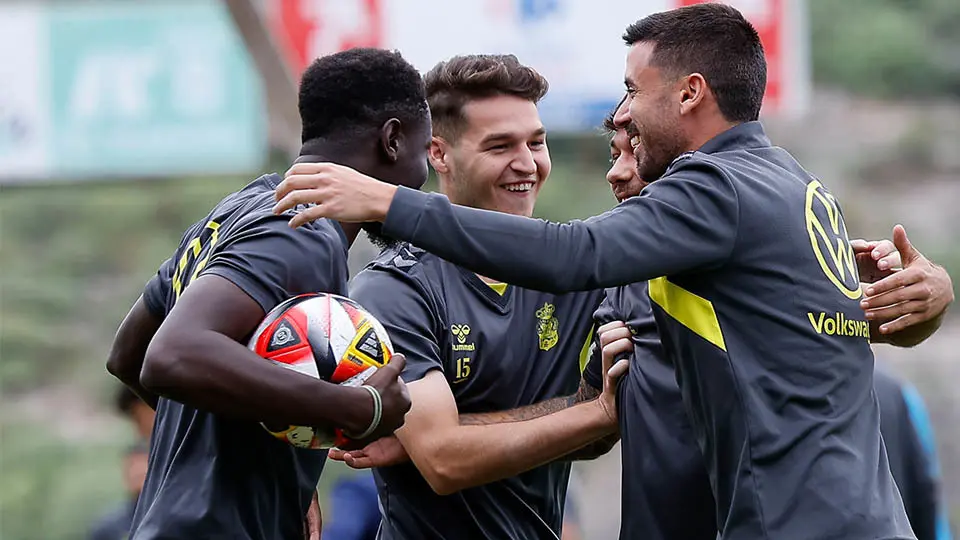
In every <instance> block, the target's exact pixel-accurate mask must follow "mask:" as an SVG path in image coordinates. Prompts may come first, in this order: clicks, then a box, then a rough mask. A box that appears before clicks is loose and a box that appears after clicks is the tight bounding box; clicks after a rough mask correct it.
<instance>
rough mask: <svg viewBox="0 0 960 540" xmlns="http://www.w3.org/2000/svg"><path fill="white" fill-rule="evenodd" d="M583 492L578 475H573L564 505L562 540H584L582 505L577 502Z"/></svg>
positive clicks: (571, 475)
mask: <svg viewBox="0 0 960 540" xmlns="http://www.w3.org/2000/svg"><path fill="white" fill-rule="evenodd" d="M581 490H582V487H581V485H580V481H579V479H578V478H577V475H576V474H575V473H571V474H570V484H569V485H568V486H567V498H566V501H564V504H563V531H562V532H561V535H560V540H584V538H583V526H582V523H583V521H582V519H581V517H580V504H579V503H578V502H577V497H579V496H580V492H581Z"/></svg>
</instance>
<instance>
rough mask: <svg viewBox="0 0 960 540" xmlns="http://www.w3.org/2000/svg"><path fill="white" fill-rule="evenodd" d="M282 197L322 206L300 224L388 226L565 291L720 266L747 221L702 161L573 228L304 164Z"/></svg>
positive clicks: (460, 260)
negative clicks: (328, 221)
mask: <svg viewBox="0 0 960 540" xmlns="http://www.w3.org/2000/svg"><path fill="white" fill-rule="evenodd" d="M277 196H278V197H280V202H279V203H278V205H277V207H276V208H275V210H274V211H275V212H280V211H283V210H285V209H290V208H293V207H294V206H296V205H298V204H301V203H306V202H321V201H322V204H319V205H316V206H313V207H311V208H308V209H306V210H304V211H302V212H300V213H299V214H297V215H296V216H295V217H294V218H293V219H291V220H290V224H291V225H292V226H297V225H300V224H303V223H306V222H308V221H311V220H314V219H317V218H320V217H329V216H336V217H337V218H338V219H341V220H345V221H361V222H362V221H383V222H384V231H383V232H384V234H386V235H388V236H391V237H393V238H397V239H401V240H408V241H410V242H412V243H413V244H415V245H417V246H419V247H422V248H424V249H426V250H427V251H429V252H431V253H435V254H437V255H439V256H440V257H443V258H444V259H446V260H448V261H450V262H453V263H454V264H457V265H459V266H463V267H464V268H467V269H469V270H472V271H474V272H477V273H479V274H481V275H484V276H488V277H491V278H495V279H499V280H501V281H503V282H505V283H510V284H513V285H516V286H519V287H526V288H530V289H535V290H543V291H551V292H558V293H562V292H570V291H582V290H590V289H598V288H602V287H613V286H620V285H626V284H629V283H636V282H640V281H646V280H649V279H652V278H656V277H660V276H666V275H673V274H677V273H680V272H689V271H702V270H708V269H711V268H714V267H717V266H719V265H721V264H723V263H724V262H725V261H726V260H727V258H728V257H729V256H730V254H731V252H732V250H733V246H734V242H735V241H736V237H737V230H738V226H739V219H740V211H739V200H738V198H737V194H736V191H735V189H734V187H733V184H732V183H731V182H730V181H729V179H727V177H726V176H725V175H724V174H722V173H721V172H720V171H719V170H717V169H715V168H714V167H713V166H711V165H709V164H707V163H704V162H696V161H694V160H681V161H679V162H678V163H677V165H675V166H674V170H672V171H671V172H670V174H669V176H667V177H664V178H662V179H661V180H659V181H657V182H654V183H652V184H650V185H649V186H647V188H645V189H644V192H643V193H642V194H641V195H640V196H638V197H633V198H631V199H628V200H627V201H625V202H623V203H621V204H620V205H618V206H617V207H616V208H614V209H612V210H610V211H608V212H606V213H604V214H602V215H600V216H596V217H593V218H590V219H588V220H586V221H572V222H570V223H564V224H558V223H549V222H546V221H542V220H537V219H530V218H525V217H522V216H515V215H509V214H503V213H500V212H491V211H487V210H478V209H474V208H466V207H460V206H454V205H452V204H450V201H449V200H447V198H446V197H444V196H442V195H438V194H426V193H421V192H419V191H414V190H411V189H405V188H396V187H395V186H391V185H388V184H384V183H382V182H379V181H377V180H374V179H372V178H370V177H367V176H365V175H362V174H360V173H358V172H357V171H355V170H353V169H350V168H348V167H343V166H339V165H336V164H331V163H319V164H297V165H295V166H294V167H292V168H291V169H290V171H289V172H288V174H287V178H286V179H285V180H284V182H283V184H281V185H280V186H279V187H278V188H277Z"/></svg>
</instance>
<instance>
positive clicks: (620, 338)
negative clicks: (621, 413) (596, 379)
mask: <svg viewBox="0 0 960 540" xmlns="http://www.w3.org/2000/svg"><path fill="white" fill-rule="evenodd" d="M597 335H599V336H600V347H601V352H602V357H603V363H602V366H603V374H604V375H603V392H601V393H600V397H599V398H598V400H599V403H600V407H601V408H602V409H603V412H604V413H606V415H607V417H608V418H609V419H610V421H611V422H612V423H613V425H617V380H618V379H619V378H620V377H621V376H623V374H624V373H626V372H627V369H628V368H629V367H630V361H629V360H628V359H627V358H623V357H622V355H627V356H629V355H631V354H632V353H633V340H632V339H631V333H630V329H629V328H627V325H626V324H624V323H623V321H613V322H609V323H607V324H605V325H603V326H601V327H600V328H599V329H597ZM617 357H621V358H623V359H621V360H617Z"/></svg>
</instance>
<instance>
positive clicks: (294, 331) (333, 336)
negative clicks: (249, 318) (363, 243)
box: [249, 293, 393, 450]
mask: <svg viewBox="0 0 960 540" xmlns="http://www.w3.org/2000/svg"><path fill="white" fill-rule="evenodd" d="M249 348H250V350H252V351H253V352H255V353H257V354H258V355H259V356H261V357H263V358H265V359H267V360H269V361H270V362H273V363H274V364H276V365H278V366H281V367H284V368H286V369H290V370H293V371H297V372H300V373H303V374H305V375H309V376H311V377H316V378H318V379H322V380H324V381H329V382H332V383H335V384H343V385H348V386H360V385H361V384H363V382H364V381H366V380H367V378H369V377H370V375H373V373H374V372H375V371H376V370H377V368H379V367H382V366H384V365H385V364H386V363H387V362H389V361H390V357H391V356H392V355H393V346H392V345H391V344H390V338H389V337H388V336H387V332H386V330H384V329H383V326H382V325H381V324H380V321H378V320H377V319H376V318H374V317H373V315H371V314H370V313H368V312H367V311H366V310H365V309H363V308H362V307H360V305H359V304H357V303H356V302H354V301H353V300H350V299H349V298H344V297H342V296H337V295H335V294H323V293H311V294H304V295H300V296H295V297H293V298H290V299H289V300H287V301H285V302H283V303H281V304H280V305H278V306H277V307H275V308H273V309H272V310H271V311H270V313H268V314H267V316H266V318H264V320H263V322H262V323H260V326H259V327H258V328H257V330H256V331H255V332H254V333H253V337H252V338H251V339H250V343H249ZM262 425H263V427H264V428H265V429H266V430H267V431H268V432H270V433H271V434H272V435H273V436H274V437H276V438H278V439H280V440H282V441H285V442H287V443H289V444H291V445H293V446H296V447H298V448H311V449H315V450H320V449H326V448H331V447H333V446H337V445H342V444H344V443H345V442H347V441H349V439H347V438H346V437H345V436H344V435H343V433H342V432H341V430H339V429H328V428H322V427H310V426H277V425H267V424H265V423H264V424H262Z"/></svg>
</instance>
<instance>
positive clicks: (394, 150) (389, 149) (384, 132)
mask: <svg viewBox="0 0 960 540" xmlns="http://www.w3.org/2000/svg"><path fill="white" fill-rule="evenodd" d="M402 144H403V133H402V132H401V129H400V120H398V119H396V118H391V119H389V120H387V121H386V122H384V124H383V126H381V127H380V149H381V150H383V154H384V156H386V158H387V161H389V162H390V163H396V162H397V160H398V159H399V158H400V147H401V145H402Z"/></svg>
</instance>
